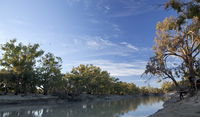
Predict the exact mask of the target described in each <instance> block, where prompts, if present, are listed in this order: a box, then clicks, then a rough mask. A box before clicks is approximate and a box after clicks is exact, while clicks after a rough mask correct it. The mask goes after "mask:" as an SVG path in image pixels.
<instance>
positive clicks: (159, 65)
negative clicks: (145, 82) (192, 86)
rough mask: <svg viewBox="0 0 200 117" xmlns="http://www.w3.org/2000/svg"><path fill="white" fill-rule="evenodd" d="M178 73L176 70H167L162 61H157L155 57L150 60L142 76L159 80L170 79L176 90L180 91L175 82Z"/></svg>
mask: <svg viewBox="0 0 200 117" xmlns="http://www.w3.org/2000/svg"><path fill="white" fill-rule="evenodd" d="M178 72H179V71H178V70H177V69H176V68H168V67H167V65H166V62H165V61H164V60H162V58H161V60H159V59H158V58H157V56H153V57H151V58H150V60H149V62H148V63H147V65H146V70H145V72H144V74H147V75H150V78H151V77H152V76H151V75H153V77H158V78H159V79H167V78H169V79H171V80H172V81H173V83H174V84H175V86H176V88H177V90H180V86H179V84H178V83H177V81H176V78H178V77H180V75H179V73H180V72H179V73H178Z"/></svg>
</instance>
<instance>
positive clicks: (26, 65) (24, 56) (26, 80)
mask: <svg viewBox="0 0 200 117" xmlns="http://www.w3.org/2000/svg"><path fill="white" fill-rule="evenodd" d="M38 48H39V44H33V45H31V44H28V45H23V44H22V43H18V44H17V43H16V40H15V39H13V40H10V41H9V42H7V43H6V44H3V45H1V50H2V52H3V54H2V59H1V60H0V65H1V66H2V67H4V68H5V69H6V70H7V71H8V72H10V73H12V74H14V77H12V78H13V79H12V80H11V81H12V82H13V84H14V86H15V88H14V89H15V92H16V94H18V93H19V92H21V91H22V92H24V93H26V92H27V89H29V87H28V86H29V84H31V81H32V80H33V78H34V77H33V76H34V66H35V63H36V58H38V57H40V56H41V55H42V54H43V50H38Z"/></svg>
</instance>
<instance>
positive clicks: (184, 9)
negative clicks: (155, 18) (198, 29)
mask: <svg viewBox="0 0 200 117" xmlns="http://www.w3.org/2000/svg"><path fill="white" fill-rule="evenodd" d="M165 8H166V9H170V8H171V9H173V10H175V11H176V12H177V13H178V17H177V24H178V25H179V26H181V25H182V24H184V23H187V21H186V20H188V19H193V18H194V17H197V18H198V21H200V1H199V0H169V1H168V2H166V3H165ZM179 28H181V27H179Z"/></svg>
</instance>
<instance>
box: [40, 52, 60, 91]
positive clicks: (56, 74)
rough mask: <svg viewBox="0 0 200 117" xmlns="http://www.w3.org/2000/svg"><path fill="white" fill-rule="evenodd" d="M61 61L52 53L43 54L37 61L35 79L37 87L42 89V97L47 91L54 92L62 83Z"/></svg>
mask: <svg viewBox="0 0 200 117" xmlns="http://www.w3.org/2000/svg"><path fill="white" fill-rule="evenodd" d="M61 63H62V59H61V58H60V57H56V56H54V55H53V54H52V53H47V54H45V55H44V56H43V57H42V58H41V60H39V67H38V68H37V78H38V81H39V87H41V88H42V89H43V93H44V95H47V94H48V92H49V91H55V90H56V88H59V86H60V84H59V83H60V82H62V74H61V69H62V68H61V67H62V65H61Z"/></svg>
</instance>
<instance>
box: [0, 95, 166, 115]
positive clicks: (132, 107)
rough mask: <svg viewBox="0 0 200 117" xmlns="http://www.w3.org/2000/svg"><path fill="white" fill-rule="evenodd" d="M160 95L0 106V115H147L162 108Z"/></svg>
mask: <svg viewBox="0 0 200 117" xmlns="http://www.w3.org/2000/svg"><path fill="white" fill-rule="evenodd" d="M163 100H164V99H163V98H162V97H135V98H129V99H121V100H115V101H93V102H76V103H71V104H66V105H48V106H47V105H46V106H45V105H42V106H39V105H32V106H31V105H29V106H26V105H25V106H17V107H13V106H8V107H4V108H1V107H0V117H147V116H148V115H151V114H153V113H154V112H156V111H157V110H158V109H161V108H162V104H163Z"/></svg>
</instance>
